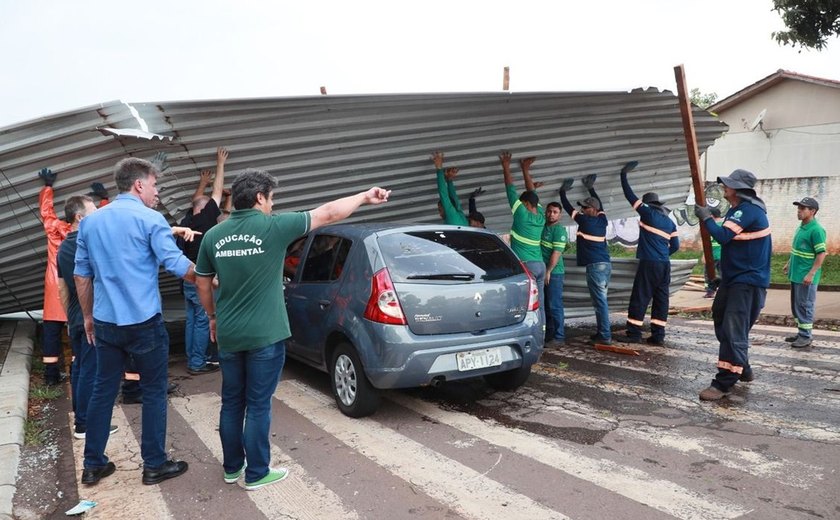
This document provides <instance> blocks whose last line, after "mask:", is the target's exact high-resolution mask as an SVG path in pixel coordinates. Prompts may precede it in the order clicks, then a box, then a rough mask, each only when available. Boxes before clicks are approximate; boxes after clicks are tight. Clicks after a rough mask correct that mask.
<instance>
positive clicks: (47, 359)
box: [41, 356, 58, 363]
mask: <svg viewBox="0 0 840 520" xmlns="http://www.w3.org/2000/svg"><path fill="white" fill-rule="evenodd" d="M41 361H43V362H44V363H58V356H44V357H43V358H41Z"/></svg>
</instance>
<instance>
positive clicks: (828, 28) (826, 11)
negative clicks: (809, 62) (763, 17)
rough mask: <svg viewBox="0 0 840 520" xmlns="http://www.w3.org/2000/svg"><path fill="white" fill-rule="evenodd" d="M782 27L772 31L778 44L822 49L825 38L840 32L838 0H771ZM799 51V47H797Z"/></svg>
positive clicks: (839, 3)
mask: <svg viewBox="0 0 840 520" xmlns="http://www.w3.org/2000/svg"><path fill="white" fill-rule="evenodd" d="M773 10H774V11H776V12H778V13H779V14H780V15H781V16H782V21H784V23H785V27H787V30H786V31H778V32H774V33H773V39H775V40H776V42H777V43H778V44H779V45H790V46H791V47H796V46H797V45H799V46H800V47H802V48H807V49H816V50H818V51H819V50H822V49H823V48H824V47H825V46H826V45H828V39H829V38H831V37H832V36H838V35H840V2H838V1H837V0H773ZM800 52H801V51H800Z"/></svg>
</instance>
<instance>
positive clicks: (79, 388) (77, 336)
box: [69, 325, 96, 429]
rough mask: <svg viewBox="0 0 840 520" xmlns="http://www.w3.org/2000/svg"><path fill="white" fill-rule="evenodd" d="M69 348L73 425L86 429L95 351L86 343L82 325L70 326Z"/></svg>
mask: <svg viewBox="0 0 840 520" xmlns="http://www.w3.org/2000/svg"><path fill="white" fill-rule="evenodd" d="M69 336H70V348H72V349H73V368H72V373H71V375H70V395H71V396H72V398H73V415H74V416H75V419H74V421H73V424H74V425H75V426H78V427H80V428H82V429H85V428H87V409H88V403H89V402H90V395H91V394H92V393H93V380H94V378H95V377H96V350H95V349H94V348H93V345H91V344H90V343H88V342H87V336H86V335H85V327H84V325H76V326H71V327H70V330H69Z"/></svg>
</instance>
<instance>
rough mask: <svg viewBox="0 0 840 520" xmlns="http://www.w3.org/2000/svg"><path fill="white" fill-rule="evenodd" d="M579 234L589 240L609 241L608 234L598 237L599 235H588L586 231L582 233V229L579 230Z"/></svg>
mask: <svg viewBox="0 0 840 520" xmlns="http://www.w3.org/2000/svg"><path fill="white" fill-rule="evenodd" d="M577 236H579V237H580V238H582V239H584V240H589V241H591V242H606V241H607V237H606V236H603V237H598V236H595V235H587V234H586V233H581V232H580V231H578V232H577Z"/></svg>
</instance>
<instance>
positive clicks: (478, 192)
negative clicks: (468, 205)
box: [470, 186, 484, 198]
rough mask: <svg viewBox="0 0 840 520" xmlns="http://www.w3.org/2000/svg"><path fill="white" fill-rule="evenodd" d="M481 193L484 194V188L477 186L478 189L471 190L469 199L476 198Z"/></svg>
mask: <svg viewBox="0 0 840 520" xmlns="http://www.w3.org/2000/svg"><path fill="white" fill-rule="evenodd" d="M482 193H484V188H482V187H481V186H479V187H478V188H476V189H474V190H473V192H472V194H470V198H474V197H478V196H479V195H481V194H482Z"/></svg>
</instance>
